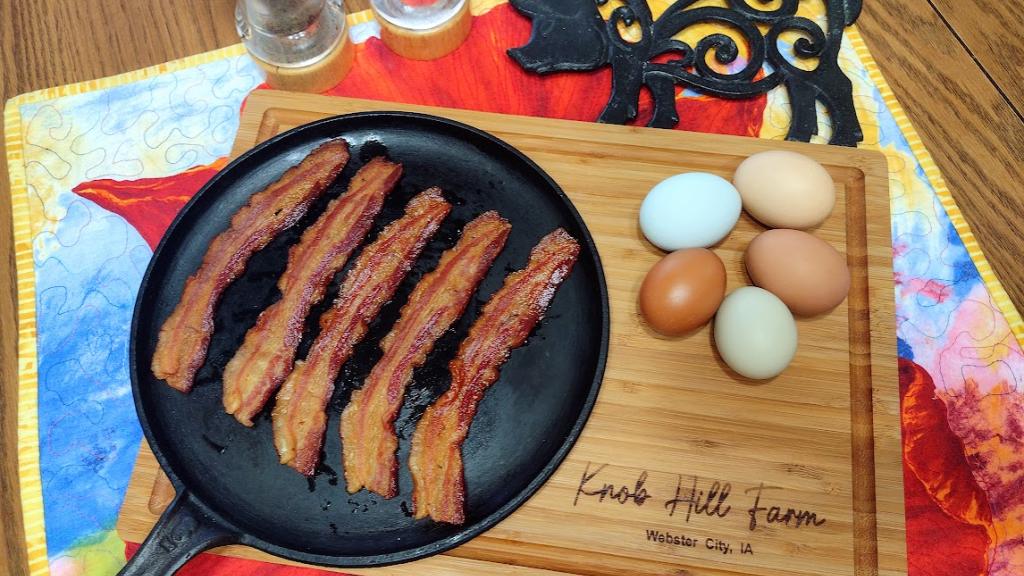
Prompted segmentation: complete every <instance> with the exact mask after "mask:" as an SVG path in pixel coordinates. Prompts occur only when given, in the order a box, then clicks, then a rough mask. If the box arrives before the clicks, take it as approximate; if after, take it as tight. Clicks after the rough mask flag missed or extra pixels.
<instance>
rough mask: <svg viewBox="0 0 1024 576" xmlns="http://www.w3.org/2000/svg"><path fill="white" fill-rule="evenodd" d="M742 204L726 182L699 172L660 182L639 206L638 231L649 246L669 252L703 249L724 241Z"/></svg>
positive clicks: (738, 196)
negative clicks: (642, 234) (684, 249)
mask: <svg viewBox="0 0 1024 576" xmlns="http://www.w3.org/2000/svg"><path fill="white" fill-rule="evenodd" d="M741 206H742V203H741V202H740V194H739V192H737V191H736V187H734V186H733V185H732V184H730V183H729V181H728V180H726V179H724V178H721V177H719V176H715V175H714V174H706V173H703V172H689V173H687V174H677V175H675V176H672V177H670V178H666V179H665V180H663V181H661V182H660V183H658V184H657V185H655V186H654V188H651V191H650V192H648V193H647V196H646V197H644V201H643V203H642V204H641V205H640V229H641V231H643V233H644V236H646V237H647V239H648V240H650V241H651V243H652V244H654V245H655V246H657V247H658V248H661V249H662V250H665V251H668V252H671V251H673V250H681V249H683V248H706V247H708V246H711V245H713V244H716V243H718V242H719V241H720V240H721V239H722V238H725V236H726V235H727V234H729V231H730V230H732V228H733V226H735V225H736V221H737V220H739V217H740V210H741Z"/></svg>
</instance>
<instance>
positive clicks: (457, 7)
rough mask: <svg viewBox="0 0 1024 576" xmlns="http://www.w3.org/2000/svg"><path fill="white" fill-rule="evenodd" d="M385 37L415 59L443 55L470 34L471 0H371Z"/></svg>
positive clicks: (394, 49) (404, 54)
mask: <svg viewBox="0 0 1024 576" xmlns="http://www.w3.org/2000/svg"><path fill="white" fill-rule="evenodd" d="M370 6H371V7H372V8H373V12H374V14H375V15H376V17H377V22H378V23H380V28H381V31H380V35H381V40H383V41H384V43H385V44H387V46H388V47H389V48H391V49H392V50H393V51H395V52H397V53H398V54H400V55H402V56H405V57H406V58H412V59H414V60H432V59H434V58H440V57H441V56H444V55H445V54H448V53H449V52H451V51H453V50H455V49H456V48H458V47H459V45H461V44H462V43H463V42H464V41H465V40H466V37H467V36H468V35H469V30H470V28H471V26H472V24H473V17H472V15H470V13H469V0H370Z"/></svg>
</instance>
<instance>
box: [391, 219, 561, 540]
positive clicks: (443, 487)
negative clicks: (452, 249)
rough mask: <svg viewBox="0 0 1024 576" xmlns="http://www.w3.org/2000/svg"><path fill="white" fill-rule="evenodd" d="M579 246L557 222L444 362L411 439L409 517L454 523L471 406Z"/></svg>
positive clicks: (461, 517) (462, 489)
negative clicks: (442, 379) (438, 388)
mask: <svg viewBox="0 0 1024 576" xmlns="http://www.w3.org/2000/svg"><path fill="white" fill-rule="evenodd" d="M579 251H580V247H579V244H577V243H576V240H574V239H573V238H572V236H570V235H569V234H568V233H566V232H565V230H562V229H561V228H559V229H558V230H555V231H554V232H552V233H551V234H548V235H547V236H545V237H544V238H543V239H542V240H541V241H540V243H539V244H537V246H535V247H534V248H533V251H532V252H531V253H530V261H529V263H528V264H527V265H526V268H523V269H522V270H519V271H517V272H513V273H512V274H509V275H508V277H507V278H505V284H504V285H503V286H502V287H501V289H499V290H498V291H497V292H495V293H494V296H492V297H491V299H490V301H488V302H487V305H486V306H484V309H483V312H481V313H480V316H479V317H478V318H477V319H476V321H475V322H474V323H473V327H472V328H470V329H469V335H468V336H467V337H466V339H465V340H463V341H462V344H460V345H459V352H458V354H457V355H456V356H455V359H454V360H452V362H451V364H449V365H448V367H449V370H450V371H451V374H452V383H451V387H450V388H449V389H448V391H447V392H445V393H444V394H442V395H441V396H440V397H439V398H438V399H437V400H436V401H435V402H434V403H433V404H431V405H430V407H428V408H427V410H426V412H424V414H423V417H422V418H421V419H420V421H419V422H418V423H417V425H416V432H415V433H414V434H413V437H412V452H411V453H410V455H409V469H410V470H411V471H412V480H413V494H412V498H413V508H414V513H415V515H416V518H417V519H419V518H424V517H426V516H428V515H429V516H430V517H431V518H433V519H434V520H437V521H438V522H448V523H451V524H462V523H463V522H464V521H465V512H464V510H463V504H464V502H465V497H466V486H465V479H464V478H463V474H462V442H463V441H464V440H465V439H466V434H467V433H468V432H469V425H470V423H472V421H473V416H474V415H476V408H477V404H478V403H479V402H480V399H481V398H483V395H484V392H485V391H486V390H487V388H488V387H489V386H490V385H491V384H493V383H494V381H495V380H497V379H498V372H499V369H500V368H501V365H502V364H504V363H505V360H507V359H508V355H509V352H510V351H511V350H512V349H513V348H516V347H518V346H521V345H522V344H523V342H524V341H525V340H526V337H527V336H528V335H529V334H530V331H532V330H533V327H534V326H535V325H536V324H537V322H538V321H539V320H540V319H541V317H542V316H543V315H544V311H545V310H546V309H547V307H548V304H549V303H550V302H551V298H552V296H554V294H555V290H557V289H558V285H559V284H561V283H562V280H564V279H565V278H566V277H567V276H568V275H569V273H570V272H571V271H572V267H573V265H574V264H575V263H576V257H577V256H578V255H579Z"/></svg>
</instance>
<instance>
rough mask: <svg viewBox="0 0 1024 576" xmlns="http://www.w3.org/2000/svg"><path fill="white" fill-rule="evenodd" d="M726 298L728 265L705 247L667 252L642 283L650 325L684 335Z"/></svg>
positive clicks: (643, 305)
mask: <svg viewBox="0 0 1024 576" xmlns="http://www.w3.org/2000/svg"><path fill="white" fill-rule="evenodd" d="M723 298H725V265H724V264H722V260H721V259H719V258H718V256H716V255H715V253H714V252H712V251H711V250H708V249H706V248H688V249H686V250H678V251H676V252H672V253H671V254H669V255H667V256H665V257H664V258H662V259H661V260H660V261H658V263H657V264H655V265H654V266H653V267H652V268H651V270H650V271H649V272H648V273H647V277H646V278H644V283H643V284H642V285H641V286H640V313H641V314H642V315H643V317H644V320H646V321H647V324H649V325H650V326H651V328H653V329H655V330H657V331H658V332H661V333H662V334H664V335H666V336H681V335H683V334H686V333H687V332H691V331H693V330H696V329H697V328H700V327H701V326H703V325H704V324H706V323H707V322H708V320H711V317H712V316H714V315H715V311H717V310H718V306H719V305H720V304H721V303H722V299H723Z"/></svg>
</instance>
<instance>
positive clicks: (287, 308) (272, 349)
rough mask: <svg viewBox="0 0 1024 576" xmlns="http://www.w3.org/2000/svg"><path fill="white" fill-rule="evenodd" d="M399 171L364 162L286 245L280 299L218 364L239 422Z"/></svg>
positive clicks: (263, 396) (253, 410)
mask: <svg viewBox="0 0 1024 576" xmlns="http://www.w3.org/2000/svg"><path fill="white" fill-rule="evenodd" d="M401 175H402V166H401V165H400V164H394V163H392V162H389V161H387V160H385V159H384V158H374V159H373V160H371V161H370V162H368V163H367V164H366V165H365V166H363V167H362V168H361V169H360V170H359V172H357V173H356V175H355V176H353V177H352V181H351V182H350V183H349V186H348V191H347V192H345V194H344V195H342V196H341V197H339V198H335V199H334V200H332V201H331V203H330V204H328V205H327V209H326V210H324V213H323V214H322V215H321V216H320V218H318V219H317V221H316V222H314V223H313V224H312V225H311V226H310V227H309V228H307V229H306V230H305V231H304V232H303V233H302V238H300V239H299V242H298V243H297V244H296V245H295V246H292V248H291V250H289V251H288V267H287V268H286V269H285V271H284V274H282V275H281V278H280V279H278V281H277V287H278V288H279V289H280V290H281V299H280V300H278V301H277V302H274V303H273V304H272V305H270V307H269V308H267V309H266V310H264V311H263V312H262V313H261V314H260V317H259V319H257V320H256V325H255V326H253V327H252V328H250V329H249V331H248V332H246V334H245V340H244V341H243V342H242V346H241V348H239V349H238V351H237V352H235V355H234V357H233V358H231V360H230V361H229V362H228V365H227V367H225V368H224V410H225V411H227V413H228V414H234V415H235V418H236V419H237V420H238V421H239V422H241V423H242V424H245V425H246V426H252V419H253V417H255V416H256V414H258V413H259V411H260V410H262V409H263V406H264V405H265V404H266V403H267V400H268V399H269V398H270V396H271V394H273V393H274V392H276V391H277V387H278V386H280V385H281V382H283V381H284V379H285V377H287V376H288V373H289V372H291V370H292V366H293V365H294V361H295V350H296V349H297V348H298V347H299V342H300V341H301V339H302V329H303V325H304V324H305V321H306V315H307V314H309V309H310V308H311V307H312V306H313V304H316V303H317V302H319V301H320V299H321V298H323V296H324V291H325V290H326V289H327V285H328V284H329V283H330V281H331V278H332V277H334V275H335V273H337V272H338V270H341V268H342V267H343V266H345V262H346V261H348V257H349V255H351V254H352V251H353V250H355V249H356V246H359V244H360V243H362V241H363V238H364V237H365V236H366V233H367V232H368V231H369V230H370V227H371V226H372V225H373V219H374V218H376V217H377V213H378V212H380V209H381V206H383V204H384V198H385V197H386V196H387V195H388V194H389V193H390V192H391V190H393V189H394V187H395V184H396V183H397V182H398V178H399V177H400V176H401Z"/></svg>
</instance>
